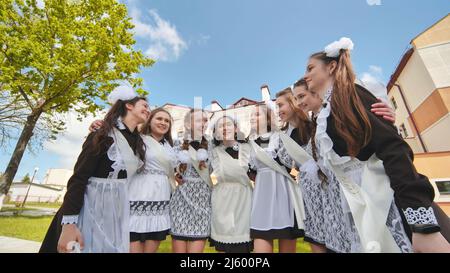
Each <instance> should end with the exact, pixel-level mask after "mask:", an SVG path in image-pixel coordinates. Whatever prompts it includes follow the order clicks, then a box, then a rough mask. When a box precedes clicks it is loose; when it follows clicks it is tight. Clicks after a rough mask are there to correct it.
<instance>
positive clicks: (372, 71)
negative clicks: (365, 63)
mask: <svg viewBox="0 0 450 273" xmlns="http://www.w3.org/2000/svg"><path fill="white" fill-rule="evenodd" d="M382 75H383V69H382V68H381V67H379V66H376V65H371V66H369V72H364V73H363V74H362V76H361V82H362V84H363V85H364V86H365V87H366V88H367V89H368V90H369V91H370V92H372V94H374V95H375V96H376V97H378V98H382V99H383V100H386V101H387V89H386V86H385V85H384V84H383V83H382V79H381V77H382Z"/></svg>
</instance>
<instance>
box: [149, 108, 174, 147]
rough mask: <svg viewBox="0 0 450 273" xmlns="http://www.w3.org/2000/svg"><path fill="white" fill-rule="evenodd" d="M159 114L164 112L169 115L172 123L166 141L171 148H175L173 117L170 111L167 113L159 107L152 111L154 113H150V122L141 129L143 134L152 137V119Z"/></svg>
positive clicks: (165, 136) (166, 134)
mask: <svg viewBox="0 0 450 273" xmlns="http://www.w3.org/2000/svg"><path fill="white" fill-rule="evenodd" d="M159 112H164V113H166V114H167V115H169V119H170V123H169V130H168V131H167V133H165V134H164V139H165V140H166V141H167V142H169V144H170V146H173V139H172V122H173V119H172V115H171V114H170V113H169V111H167V110H166V109H164V108H162V107H159V108H156V109H154V110H152V112H151V113H150V117H149V118H148V120H147V121H146V122H145V123H144V125H143V126H142V129H141V133H142V134H144V135H151V133H152V126H151V123H152V119H153V118H154V117H155V115H156V114H157V113H159Z"/></svg>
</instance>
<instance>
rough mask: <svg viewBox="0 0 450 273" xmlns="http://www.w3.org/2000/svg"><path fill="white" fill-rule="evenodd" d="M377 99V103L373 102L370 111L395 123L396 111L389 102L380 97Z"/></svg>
mask: <svg viewBox="0 0 450 273" xmlns="http://www.w3.org/2000/svg"><path fill="white" fill-rule="evenodd" d="M377 100H378V102H377V103H374V104H372V109H371V110H370V111H372V113H374V114H375V115H377V116H380V117H383V118H384V119H385V120H387V121H389V122H391V123H395V111H394V110H393V109H392V108H391V106H389V104H388V103H386V102H384V101H382V100H381V99H380V98H377Z"/></svg>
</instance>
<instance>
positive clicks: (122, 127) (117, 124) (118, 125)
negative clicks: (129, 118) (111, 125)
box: [116, 117, 127, 130]
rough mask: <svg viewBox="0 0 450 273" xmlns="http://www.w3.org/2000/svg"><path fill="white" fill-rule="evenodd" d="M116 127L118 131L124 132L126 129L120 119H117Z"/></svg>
mask: <svg viewBox="0 0 450 273" xmlns="http://www.w3.org/2000/svg"><path fill="white" fill-rule="evenodd" d="M116 127H117V128H118V129H119V130H125V129H126V128H127V127H125V124H123V121H122V118H121V117H118V118H117V120H116Z"/></svg>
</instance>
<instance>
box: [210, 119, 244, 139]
mask: <svg viewBox="0 0 450 273" xmlns="http://www.w3.org/2000/svg"><path fill="white" fill-rule="evenodd" d="M226 118H227V119H229V120H231V121H233V124H234V127H235V128H236V132H235V133H234V139H235V140H236V141H237V142H239V143H246V142H247V138H245V135H244V134H243V133H242V132H241V131H240V130H239V127H238V124H237V122H236V121H235V120H234V119H233V118H232V117H230V116H227V115H223V116H222V117H220V118H218V119H217V120H216V122H215V123H214V127H213V144H214V146H219V145H220V144H222V142H223V141H222V140H218V139H217V138H216V127H217V124H218V123H219V120H222V119H226Z"/></svg>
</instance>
